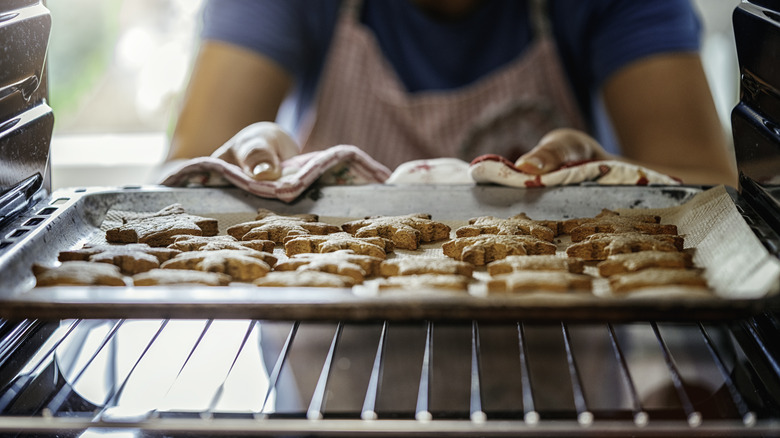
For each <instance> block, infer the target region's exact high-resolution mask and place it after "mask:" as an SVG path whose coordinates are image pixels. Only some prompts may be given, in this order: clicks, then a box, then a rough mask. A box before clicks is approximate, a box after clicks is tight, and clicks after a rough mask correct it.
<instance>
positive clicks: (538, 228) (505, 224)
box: [455, 213, 558, 242]
mask: <svg viewBox="0 0 780 438" xmlns="http://www.w3.org/2000/svg"><path fill="white" fill-rule="evenodd" d="M557 232H558V224H557V222H555V221H535V220H533V219H531V218H529V217H528V216H526V215H525V214H524V213H520V214H518V215H515V216H512V217H510V218H509V219H499V218H496V217H493V216H482V217H478V218H474V219H471V220H469V225H466V226H463V227H460V228H458V229H457V230H455V236H457V237H471V236H478V235H480V234H501V235H528V236H533V237H536V238H537V239H542V240H545V241H547V242H552V241H553V239H554V238H555V235H556V234H557Z"/></svg>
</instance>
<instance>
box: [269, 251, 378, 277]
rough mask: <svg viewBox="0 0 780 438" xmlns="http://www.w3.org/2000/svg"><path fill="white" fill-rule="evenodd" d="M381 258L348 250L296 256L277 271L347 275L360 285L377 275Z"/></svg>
mask: <svg viewBox="0 0 780 438" xmlns="http://www.w3.org/2000/svg"><path fill="white" fill-rule="evenodd" d="M381 262H382V259H381V258H378V257H372V256H369V255H363V254H357V253H355V252H354V251H351V250H348V249H342V250H338V251H334V252H328V253H303V254H296V255H294V256H292V257H290V258H289V259H287V260H285V261H282V262H280V263H279V264H277V265H276V267H275V268H274V270H275V271H299V272H300V271H320V272H329V273H331V274H339V275H346V276H347V277H351V278H352V279H353V280H355V284H360V283H362V282H363V280H364V279H365V278H366V277H371V276H374V275H376V274H377V272H378V270H379V264H380V263H381Z"/></svg>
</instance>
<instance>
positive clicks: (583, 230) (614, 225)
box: [562, 210, 677, 242]
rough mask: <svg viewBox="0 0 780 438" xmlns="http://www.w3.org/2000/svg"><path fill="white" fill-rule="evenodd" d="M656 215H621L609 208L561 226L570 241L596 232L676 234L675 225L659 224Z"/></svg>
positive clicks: (658, 218)
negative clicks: (593, 215)
mask: <svg viewBox="0 0 780 438" xmlns="http://www.w3.org/2000/svg"><path fill="white" fill-rule="evenodd" d="M660 220H661V218H660V217H658V216H650V215H641V216H621V215H620V214H619V213H617V212H614V211H611V210H603V211H602V212H601V213H600V214H598V215H597V216H596V217H595V218H592V219H585V218H582V219H571V220H568V221H565V222H564V223H563V226H562V228H563V229H564V230H566V232H567V233H568V234H570V235H571V240H572V242H580V241H582V240H583V239H585V238H586V237H588V236H590V235H593V234H598V233H614V234H619V233H642V234H669V235H676V234H677V226H676V225H672V224H660V223H658V222H659V221H660Z"/></svg>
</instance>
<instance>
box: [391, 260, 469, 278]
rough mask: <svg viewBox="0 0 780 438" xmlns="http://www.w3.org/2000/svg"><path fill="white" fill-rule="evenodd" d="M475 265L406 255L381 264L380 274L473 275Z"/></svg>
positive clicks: (392, 275) (393, 275)
mask: <svg viewBox="0 0 780 438" xmlns="http://www.w3.org/2000/svg"><path fill="white" fill-rule="evenodd" d="M473 273H474V265H472V264H471V263H467V262H461V261H458V260H452V259H444V258H434V257H406V258H397V259H392V260H385V261H383V262H382V264H381V265H380V266H379V274H380V275H381V276H383V277H395V276H399V275H420V274H440V275H461V276H464V277H471V275H472V274H473Z"/></svg>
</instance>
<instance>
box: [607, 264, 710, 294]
mask: <svg viewBox="0 0 780 438" xmlns="http://www.w3.org/2000/svg"><path fill="white" fill-rule="evenodd" d="M609 285H610V287H611V288H612V291H613V292H617V293H622V292H630V291H633V290H637V289H641V288H646V287H657V286H688V287H696V288H706V287H707V280H705V279H704V277H703V276H702V275H701V271H700V270H698V269H666V268H649V269H643V270H641V271H637V272H627V273H623V274H616V275H613V276H611V277H609Z"/></svg>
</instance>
